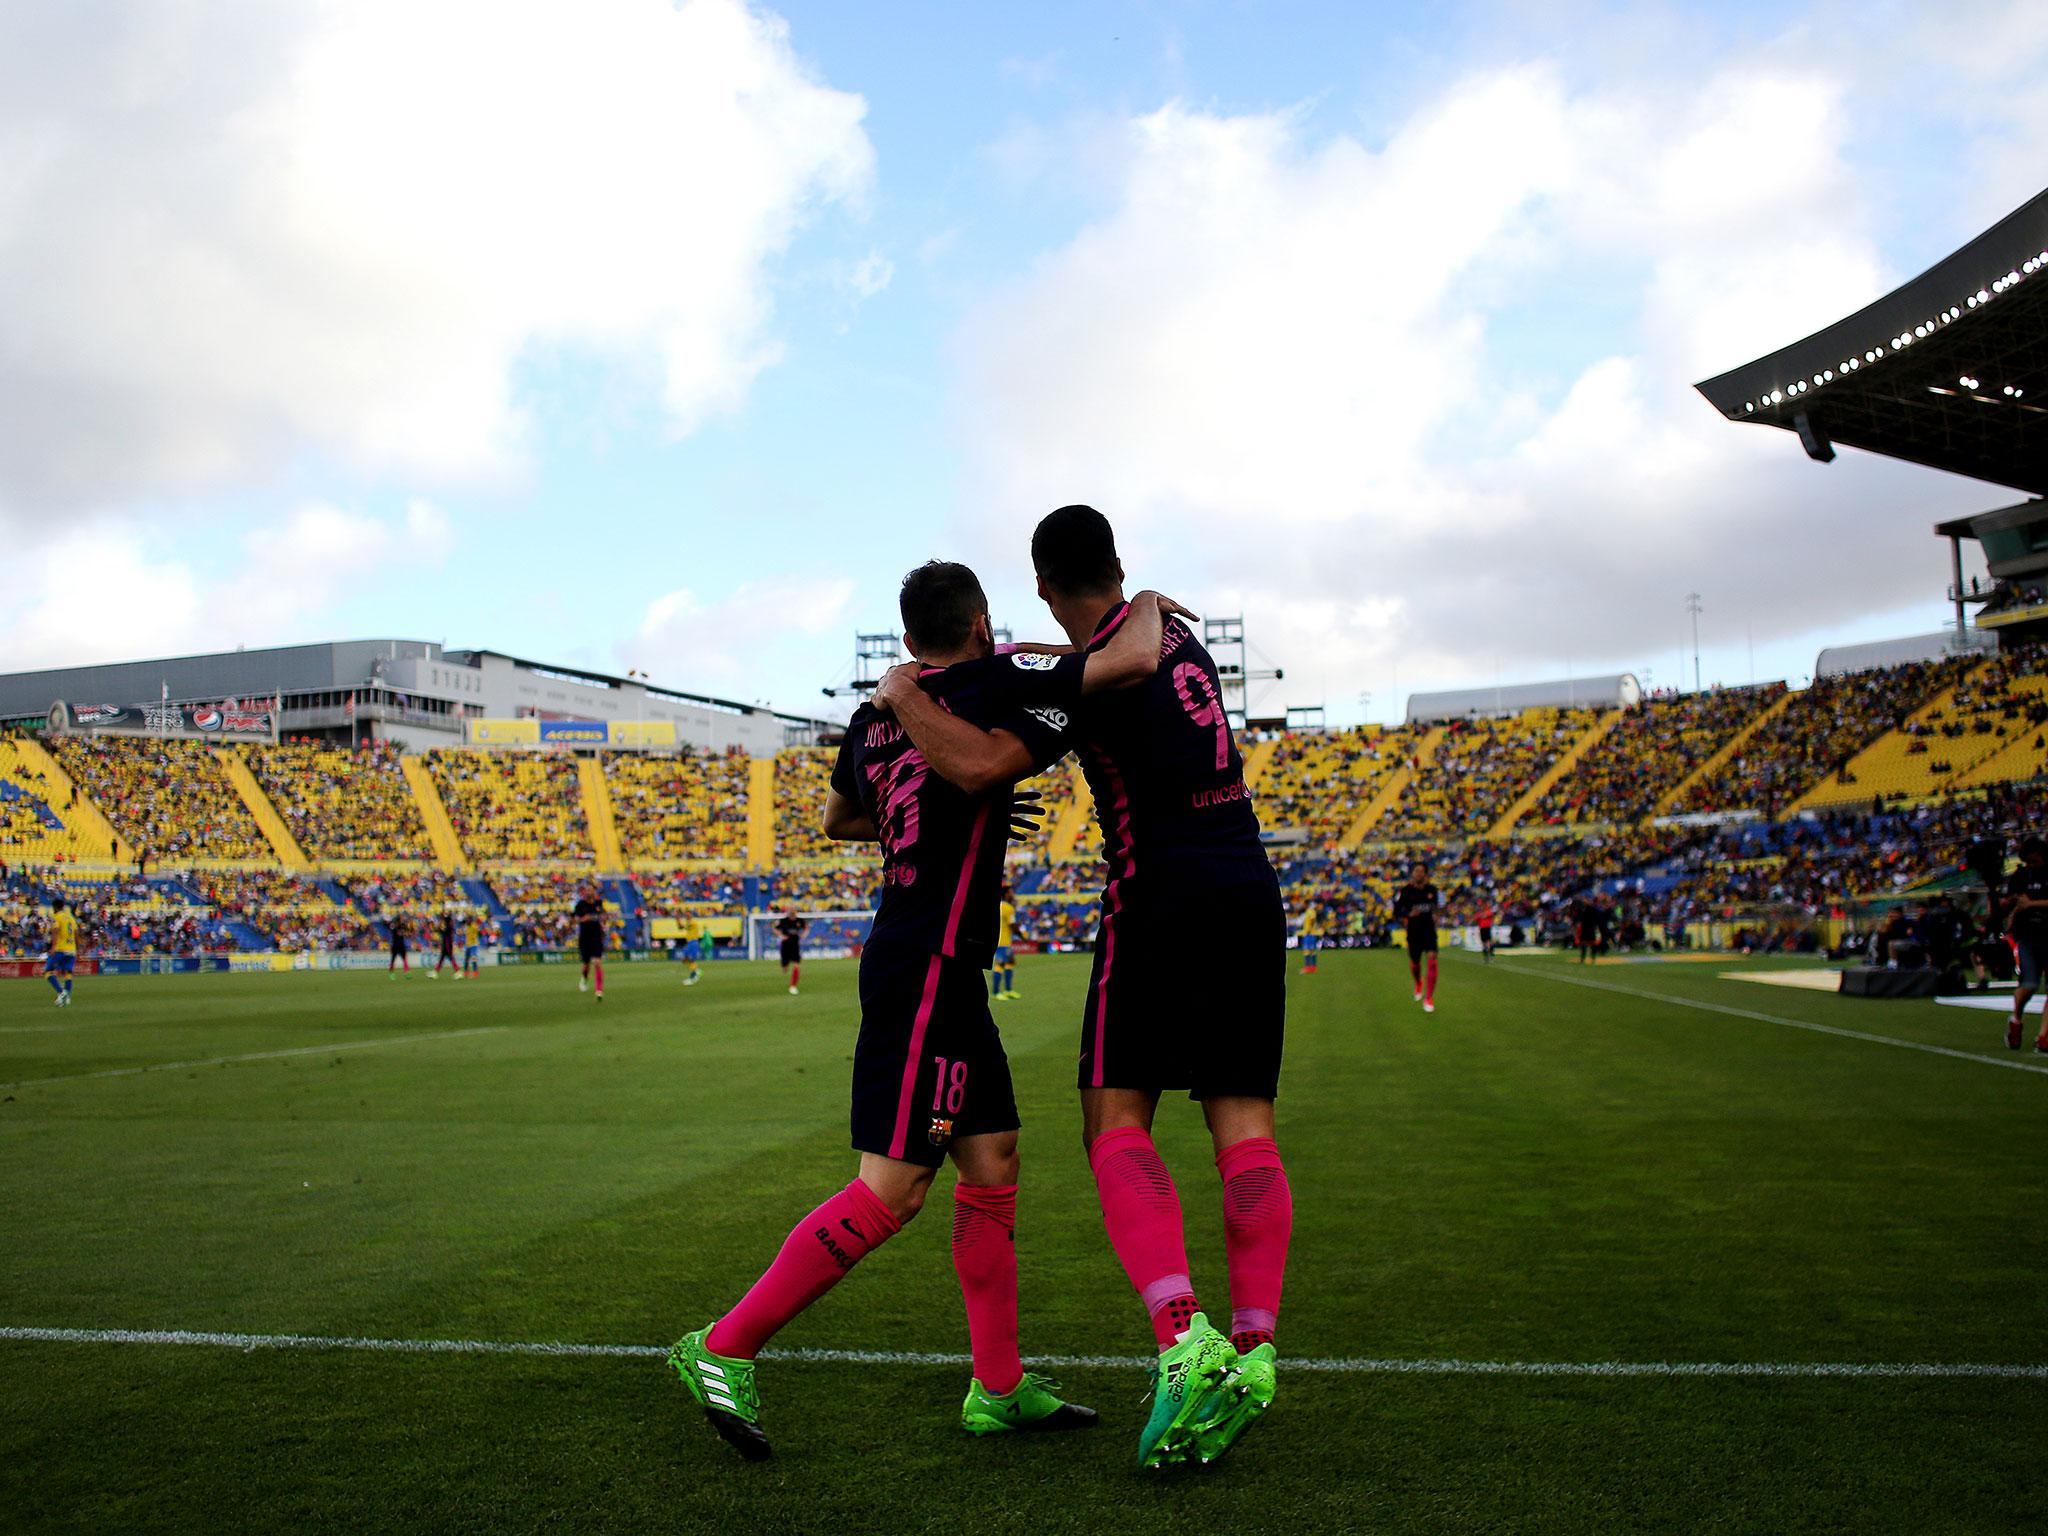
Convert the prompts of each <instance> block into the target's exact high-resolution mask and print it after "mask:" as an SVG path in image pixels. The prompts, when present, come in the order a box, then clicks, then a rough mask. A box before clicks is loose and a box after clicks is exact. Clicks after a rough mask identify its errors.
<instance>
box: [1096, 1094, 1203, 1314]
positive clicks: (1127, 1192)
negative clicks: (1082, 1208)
mask: <svg viewBox="0 0 2048 1536" xmlns="http://www.w3.org/2000/svg"><path fill="white" fill-rule="evenodd" d="M1088 1166H1089V1167H1091V1168H1093V1169H1094V1170H1095V1188H1096V1192H1097V1193H1098V1194H1100V1195H1101V1197H1102V1224H1103V1225H1104V1226H1105V1227H1107V1228H1108V1229H1109V1245H1110V1247H1112V1248H1114V1249H1115V1250H1116V1256H1117V1258H1118V1259H1120V1260H1122V1261H1123V1266H1124V1273H1125V1274H1127V1275H1129V1276H1130V1277H1131V1284H1132V1285H1133V1286H1135V1287H1136V1288H1137V1292H1138V1299H1139V1300H1141V1301H1143V1302H1144V1303H1145V1310H1146V1311H1147V1312H1149V1313H1151V1314H1152V1331H1153V1333H1154V1334H1155V1335H1157V1336H1158V1339H1159V1347H1160V1348H1161V1349H1167V1348H1169V1347H1171V1345H1172V1344H1173V1341H1174V1340H1175V1339H1176V1338H1177V1337H1178V1336H1179V1335H1180V1334H1182V1333H1183V1332H1185V1331H1186V1329H1187V1326H1188V1321H1189V1319H1191V1318H1192V1317H1193V1316H1194V1315H1195V1312H1196V1310H1197V1307H1196V1304H1195V1289H1194V1287H1193V1286H1192V1285H1190V1284H1189V1283H1188V1251H1187V1243H1186V1240H1185V1239H1184V1238H1183V1237H1182V1236H1181V1220H1180V1191H1178V1190H1177V1189H1175V1188H1174V1187H1173V1175H1172V1174H1170V1173H1168V1172H1167V1171H1166V1164H1164V1163H1162V1162H1161V1161H1160V1160H1159V1150H1158V1148H1156V1147H1154V1146H1153V1145H1152V1138H1151V1136H1149V1135H1148V1134H1147V1133H1145V1132H1144V1131H1141V1130H1139V1129H1138V1128H1137V1127H1136V1126H1122V1127H1119V1128H1118V1129H1116V1130H1114V1131H1105V1132H1104V1133H1103V1134H1102V1135H1100V1136H1098V1137H1096V1138H1095V1145H1094V1146H1092V1147H1090V1148H1089V1149H1088Z"/></svg>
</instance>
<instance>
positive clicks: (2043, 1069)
mask: <svg viewBox="0 0 2048 1536" xmlns="http://www.w3.org/2000/svg"><path fill="white" fill-rule="evenodd" d="M1500 969H1502V970H1504V971H1510V972H1512V973H1513V974H1515V975H1517V976H1533V977H1535V978H1536V979H1537V980H1538V981H1555V982H1561V983H1562V984H1563V985H1565V986H1568V987H1591V988H1592V989H1593V990H1594V991H1596V992H1619V993H1621V994H1622V996H1624V997H1640V998H1644V999H1646V1000H1648V1001H1650V1002H1653V1003H1670V1004H1671V1005H1672V1006H1674V1007H1677V1008H1697V1009H1698V1010H1699V1011H1700V1012H1702V1013H1725V1014H1727V1015H1728V1016H1729V1017H1730V1018H1734V1019H1754V1020H1756V1022H1758V1023H1759V1024H1782V1025H1784V1026H1785V1028H1787V1029H1809V1030H1812V1031H1813V1032H1814V1033H1815V1034H1817V1035H1840V1036H1841V1037H1842V1038H1843V1039H1844V1040H1863V1041H1867V1042H1868V1043H1870V1044H1871V1045H1895V1046H1897V1047H1898V1048H1899V1049H1900V1050H1902V1051H1925V1052H1926V1053H1927V1054H1928V1055H1930V1056H1950V1057H1953V1058H1955V1060H1957V1061H1974V1062H1976V1063H1977V1065H1979V1066H1980V1067H2005V1068H2008V1069H2009V1070H2011V1071H2014V1072H2039V1073H2048V1066H2036V1065H2035V1064H2034V1063H2033V1062H2031V1061H2014V1060H2012V1059H2011V1058H2010V1057H2006V1056H1980V1055H1978V1054H1977V1053H1976V1052H1974V1051H1958V1050H1953V1049H1951V1048H1950V1047H1948V1046H1946V1045H1927V1044H1925V1043H1923V1042H1921V1041H1919V1040H1897V1039H1894V1038H1893V1037H1892V1036H1890V1035H1872V1034H1866V1033H1865V1032H1864V1031H1863V1030H1860V1029H1842V1028H1840V1027H1839V1026H1837V1025H1834V1024H1815V1023H1814V1022H1812V1021H1811V1020H1809V1019H1788V1018H1785V1017H1783V1016H1781V1015H1779V1014H1775V1013H1758V1012H1757V1011H1756V1010H1755V1009H1753V1008H1731V1007H1729V1006H1728V1004H1726V1003H1703V1002H1701V1001H1700V1000H1699V999H1697V998H1692V997H1679V996H1676V995H1674V994H1672V993H1670V992H1645V991H1643V990H1642V989H1641V988H1639V987H1618V986H1616V985H1615V984H1614V983H1613V982H1611V981H1594V980H1592V979H1590V978H1589V977H1585V976H1554V975H1552V974H1551V973H1550V972H1548V971H1539V970H1537V969H1536V968H1535V967H1533V966H1527V965H1514V964H1503V965H1502V966H1501V967H1500Z"/></svg>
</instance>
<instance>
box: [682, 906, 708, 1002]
mask: <svg viewBox="0 0 2048 1536" xmlns="http://www.w3.org/2000/svg"><path fill="white" fill-rule="evenodd" d="M710 953H711V929H710V926H709V925H708V924H707V923H706V922H705V921H704V919H703V918H701V917H693V918H691V919H690V926H689V927H687V928H685V929H684V930H683V958H684V959H685V960H687V961H689V963H690V974H689V975H687V976H685V977H684V978H683V985H684V986H686V987H694V986H695V985H697V983H698V982H700V981H702V980H703V979H704V971H703V965H704V961H705V958H706V957H707V956H709V955H710Z"/></svg>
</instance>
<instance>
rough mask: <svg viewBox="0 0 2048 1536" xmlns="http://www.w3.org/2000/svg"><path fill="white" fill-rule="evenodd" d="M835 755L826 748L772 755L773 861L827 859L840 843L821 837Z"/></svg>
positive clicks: (840, 850)
mask: <svg viewBox="0 0 2048 1536" xmlns="http://www.w3.org/2000/svg"><path fill="white" fill-rule="evenodd" d="M835 756H836V754H835V753H834V752H833V751H832V750H830V749H829V748H826V747H786V748H784V749H783V750H782V751H780V752H778V753H776V754H775V858H776V861H777V862H778V863H779V862H781V861H782V860H784V859H830V858H842V857H844V856H845V854H846V845H845V844H844V843H835V842H833V841H832V840H831V839H830V838H828V837H827V836H825V792H826V790H828V789H830V788H831V786H832V763H833V760H834V758H835Z"/></svg>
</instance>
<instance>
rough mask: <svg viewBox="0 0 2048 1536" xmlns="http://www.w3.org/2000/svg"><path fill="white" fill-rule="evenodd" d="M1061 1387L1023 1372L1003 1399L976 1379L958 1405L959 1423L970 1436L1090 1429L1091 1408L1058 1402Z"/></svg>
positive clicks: (1093, 1416) (1092, 1424)
mask: <svg viewBox="0 0 2048 1536" xmlns="http://www.w3.org/2000/svg"><path fill="white" fill-rule="evenodd" d="M1059 1393H1060V1384H1059V1383H1058V1382H1056V1381H1054V1380H1053V1379H1052V1378H1051V1377H1050V1376H1034V1375H1032V1374H1031V1373H1030V1372H1028V1371H1027V1372H1026V1373H1025V1375H1024V1379H1023V1380H1022V1381H1020V1382H1018V1383H1017V1385H1016V1386H1015V1387H1014V1388H1013V1389H1012V1390H1011V1391H1009V1392H1007V1393H1005V1394H1004V1395H1003V1396H1001V1397H998V1396H996V1394H995V1393H993V1392H991V1391H989V1389H988V1388H987V1387H984V1386H983V1385H982V1384H981V1382H980V1380H979V1379H978V1378H977V1379H976V1380H975V1381H973V1382H972V1383H970V1384H969V1386H968V1388H967V1401H966V1402H964V1403H962V1404H961V1405H960V1423H961V1425H962V1427H964V1428H965V1429H966V1431H967V1432H968V1433H969V1434H970V1435H1000V1434H1006V1433H1008V1432H1009V1431H1010V1430H1013V1429H1030V1430H1047V1429H1093V1428H1094V1427H1095V1426H1096V1423H1097V1422H1098V1420H1097V1417H1096V1413H1095V1410H1094V1409H1093V1408H1084V1407H1082V1406H1081V1405H1080V1404H1079V1403H1069V1402H1065V1401H1063V1400H1062V1399H1061V1397H1060V1395H1059Z"/></svg>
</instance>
